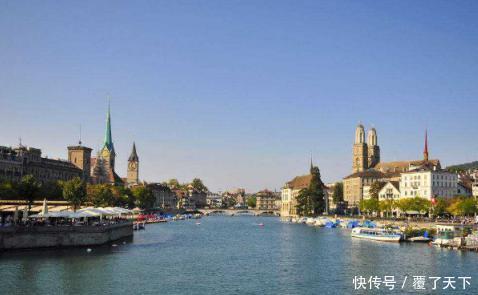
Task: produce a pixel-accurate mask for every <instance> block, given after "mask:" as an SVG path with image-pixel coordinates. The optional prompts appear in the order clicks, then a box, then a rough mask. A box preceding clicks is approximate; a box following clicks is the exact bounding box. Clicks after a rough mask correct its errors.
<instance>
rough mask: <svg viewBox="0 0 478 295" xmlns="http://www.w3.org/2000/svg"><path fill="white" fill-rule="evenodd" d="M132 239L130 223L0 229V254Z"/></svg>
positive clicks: (131, 224) (131, 225)
mask: <svg viewBox="0 0 478 295" xmlns="http://www.w3.org/2000/svg"><path fill="white" fill-rule="evenodd" d="M132 235H133V223H132V222H130V221H128V222H122V223H118V224H112V225H106V226H38V227H17V226H12V227H4V228H0V250H8V249H30V248H47V247H77V246H94V245H102V244H106V243H108V242H112V241H115V240H119V239H122V238H126V237H130V236H132Z"/></svg>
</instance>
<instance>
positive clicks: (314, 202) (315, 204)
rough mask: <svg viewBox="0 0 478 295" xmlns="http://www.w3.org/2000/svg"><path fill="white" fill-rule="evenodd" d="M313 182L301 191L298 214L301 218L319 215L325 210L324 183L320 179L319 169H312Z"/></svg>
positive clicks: (298, 197)
mask: <svg viewBox="0 0 478 295" xmlns="http://www.w3.org/2000/svg"><path fill="white" fill-rule="evenodd" d="M310 174H311V180H310V183H309V187H308V188H305V189H302V190H300V191H299V194H298V196H297V198H296V200H297V205H296V209H297V213H298V214H299V215H301V216H311V215H318V214H321V213H322V212H324V210H325V194H324V190H323V188H324V183H323V182H322V180H321V179H320V170H319V167H311V168H310Z"/></svg>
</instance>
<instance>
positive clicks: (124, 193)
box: [111, 186, 135, 209]
mask: <svg viewBox="0 0 478 295" xmlns="http://www.w3.org/2000/svg"><path fill="white" fill-rule="evenodd" d="M111 191H112V193H113V199H114V201H113V203H114V206H117V207H123V208H124V207H127V208H130V209H132V208H134V207H135V198H134V196H133V193H132V192H131V189H130V188H128V187H124V186H114V187H112V188H111Z"/></svg>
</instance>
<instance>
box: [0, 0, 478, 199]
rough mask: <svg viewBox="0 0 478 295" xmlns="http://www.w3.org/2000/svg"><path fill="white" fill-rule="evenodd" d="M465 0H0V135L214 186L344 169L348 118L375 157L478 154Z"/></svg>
mask: <svg viewBox="0 0 478 295" xmlns="http://www.w3.org/2000/svg"><path fill="white" fill-rule="evenodd" d="M477 15H478V2H476V1H459V2H457V1H129V2H123V1H0V126H1V127H0V128H1V131H0V145H7V146H10V145H16V144H17V143H18V138H19V137H22V140H23V143H24V144H25V145H28V146H35V147H40V148H42V150H43V152H44V154H47V155H48V156H49V157H54V158H57V157H61V158H66V146H67V145H70V144H74V143H75V142H76V141H77V138H78V129H79V127H78V126H79V125H80V124H82V126H83V142H84V144H85V145H88V146H91V147H93V148H95V149H96V148H97V147H99V146H100V145H101V142H102V139H103V132H104V122H105V113H106V106H107V102H106V97H107V95H110V96H111V105H112V124H113V140H114V144H115V147H116V150H117V154H118V158H117V166H118V167H117V172H118V173H119V174H120V175H125V174H126V159H127V157H128V155H129V153H130V150H131V146H132V142H133V141H136V143H137V148H138V153H139V157H140V160H141V164H140V165H141V166H140V169H141V171H140V174H141V178H142V179H145V180H147V181H163V180H167V179H169V178H173V177H175V178H178V179H179V180H180V181H190V180H191V179H192V178H193V177H200V178H202V179H203V180H204V181H205V184H206V185H208V186H209V187H210V188H211V189H212V190H225V189H229V188H234V187H245V188H246V189H247V190H249V191H256V190H259V189H262V188H269V189H274V188H277V189H279V188H280V187H281V186H282V185H283V183H284V182H285V181H287V180H289V179H291V178H292V177H294V176H295V175H299V174H303V173H306V172H307V170H308V166H309V163H308V162H309V155H310V153H312V154H313V157H314V161H315V163H316V164H318V165H319V167H320V168H321V172H322V175H323V178H324V180H325V181H333V180H338V179H340V178H342V177H343V176H345V175H347V174H349V173H350V172H351V165H352V164H351V163H352V159H351V158H352V156H351V151H352V143H353V138H354V129H355V126H356V125H357V123H358V122H359V121H361V122H362V123H363V124H364V125H365V126H367V127H370V126H372V125H373V126H375V127H376V129H377V131H378V137H379V144H380V146H381V149H382V160H385V161H389V160H405V159H417V158H420V157H421V153H422V146H423V135H424V130H425V128H428V129H429V135H430V139H429V142H430V154H431V157H433V158H439V159H441V161H442V163H443V164H445V165H448V164H454V163H462V162H467V161H472V160H476V159H477V158H478V140H477V126H478V124H477V110H478V81H477V79H478V17H477Z"/></svg>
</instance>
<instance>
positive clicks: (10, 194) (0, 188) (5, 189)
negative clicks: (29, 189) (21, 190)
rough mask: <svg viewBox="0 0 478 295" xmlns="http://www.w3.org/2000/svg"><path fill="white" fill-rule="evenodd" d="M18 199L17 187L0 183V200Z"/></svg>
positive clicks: (13, 184)
mask: <svg viewBox="0 0 478 295" xmlns="http://www.w3.org/2000/svg"><path fill="white" fill-rule="evenodd" d="M17 198H18V187H17V186H16V185H15V183H14V182H11V181H4V182H1V183H0V200H16V199H17Z"/></svg>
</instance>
